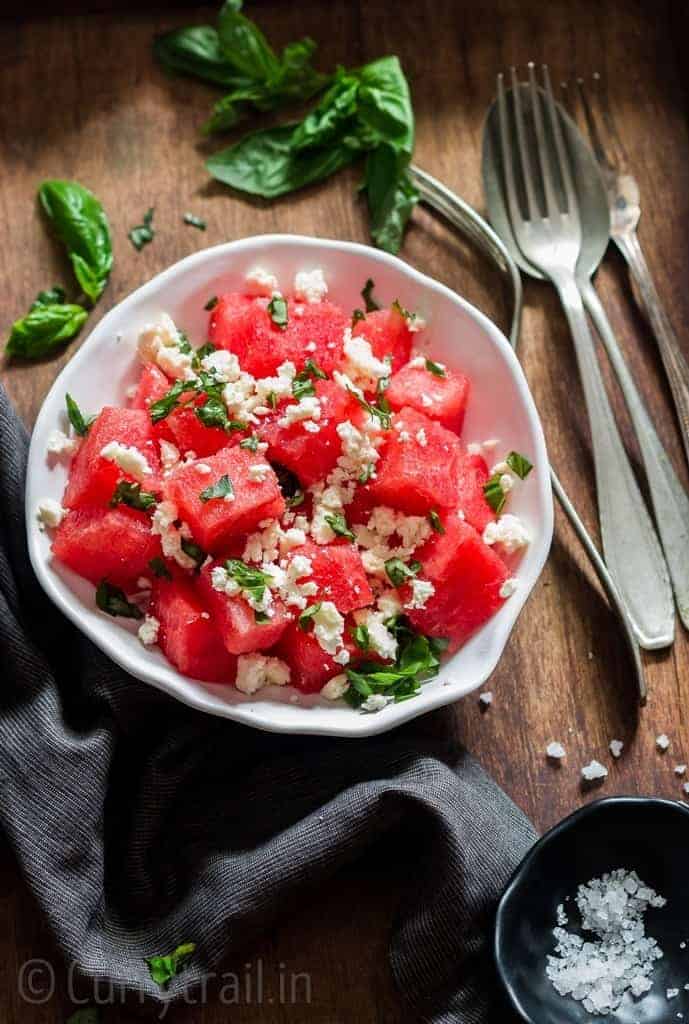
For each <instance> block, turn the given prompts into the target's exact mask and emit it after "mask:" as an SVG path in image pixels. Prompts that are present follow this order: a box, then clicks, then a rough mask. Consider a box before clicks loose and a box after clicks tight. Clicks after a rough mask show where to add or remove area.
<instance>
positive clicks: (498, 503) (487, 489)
mask: <svg viewBox="0 0 689 1024" xmlns="http://www.w3.org/2000/svg"><path fill="white" fill-rule="evenodd" d="M500 476H501V474H500V473H493V475H492V476H491V477H489V478H488V480H486V482H485V484H484V485H483V494H484V496H485V499H486V501H487V502H488V504H489V505H490V507H491V508H492V509H493V512H495V514H496V515H500V513H501V512H502V510H503V508H504V507H505V502H506V501H507V495H506V494H505V492H504V490H503V488H502V484H501V482H500Z"/></svg>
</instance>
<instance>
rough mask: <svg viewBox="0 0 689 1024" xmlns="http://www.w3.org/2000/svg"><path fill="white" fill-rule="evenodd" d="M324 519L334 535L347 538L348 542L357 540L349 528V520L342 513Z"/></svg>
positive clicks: (335, 513)
mask: <svg viewBox="0 0 689 1024" xmlns="http://www.w3.org/2000/svg"><path fill="white" fill-rule="evenodd" d="M323 518H324V519H325V521H326V523H327V524H328V526H329V527H330V529H331V530H332V531H333V533H336V534H337V536H338V537H346V538H347V540H356V536H355V535H354V534H353V533H352V531H351V530H350V529H349V527H348V526H347V520H346V519H345V517H344V516H343V514H342V513H341V512H334V513H333V515H331V516H324V517H323Z"/></svg>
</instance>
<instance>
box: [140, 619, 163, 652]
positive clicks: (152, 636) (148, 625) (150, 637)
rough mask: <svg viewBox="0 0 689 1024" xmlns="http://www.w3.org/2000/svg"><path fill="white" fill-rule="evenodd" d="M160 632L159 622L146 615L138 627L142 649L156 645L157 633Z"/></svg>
mask: <svg viewBox="0 0 689 1024" xmlns="http://www.w3.org/2000/svg"><path fill="white" fill-rule="evenodd" d="M159 630H160V622H159V621H158V619H156V617H155V616H154V615H147V616H146V617H145V619H144V621H143V622H142V623H141V625H140V626H139V634H138V635H139V640H140V641H141V643H142V644H143V645H144V647H153V645H154V644H157V643H158V632H159Z"/></svg>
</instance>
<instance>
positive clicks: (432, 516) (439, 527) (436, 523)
mask: <svg viewBox="0 0 689 1024" xmlns="http://www.w3.org/2000/svg"><path fill="white" fill-rule="evenodd" d="M428 522H429V523H430V524H431V527H432V529H434V530H435V532H436V533H445V527H444V526H443V523H442V520H441V518H440V516H439V515H438V513H437V512H436V510H435V509H434V508H432V509H431V511H430V512H429V513H428Z"/></svg>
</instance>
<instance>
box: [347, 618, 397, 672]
mask: <svg viewBox="0 0 689 1024" xmlns="http://www.w3.org/2000/svg"><path fill="white" fill-rule="evenodd" d="M387 618H388V616H387V615H385V613H384V612H381V611H377V612H376V611H372V610H371V609H369V608H363V609H360V610H359V611H356V612H355V613H354V620H355V622H356V624H357V625H358V626H365V627H366V629H367V631H368V639H369V643H370V645H371V649H372V650H373V651H375V653H376V654H379V655H380V657H381V658H385V660H386V661H388V660H389V661H394V660H395V658H396V657H397V639H396V637H395V636H394V635H393V634H392V633H391V632H390V630H389V629H388V628H387V626H386V625H385V621H386V619H387Z"/></svg>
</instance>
